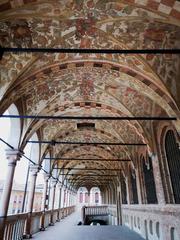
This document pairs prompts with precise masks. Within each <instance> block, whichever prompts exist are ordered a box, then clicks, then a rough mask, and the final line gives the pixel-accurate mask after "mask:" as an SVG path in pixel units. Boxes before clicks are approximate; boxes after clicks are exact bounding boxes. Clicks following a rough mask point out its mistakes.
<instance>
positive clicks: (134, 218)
mask: <svg viewBox="0 0 180 240" xmlns="http://www.w3.org/2000/svg"><path fill="white" fill-rule="evenodd" d="M122 217H123V224H124V225H126V226H127V227H129V228H130V229H132V230H134V231H136V232H137V233H139V234H140V235H141V236H142V237H144V238H145V239H148V240H179V239H180V205H169V204H167V205H143V204H140V205H122Z"/></svg>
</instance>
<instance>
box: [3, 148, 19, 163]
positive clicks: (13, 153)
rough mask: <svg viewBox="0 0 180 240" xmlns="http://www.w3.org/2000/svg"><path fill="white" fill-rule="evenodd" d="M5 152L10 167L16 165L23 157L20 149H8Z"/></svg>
mask: <svg viewBox="0 0 180 240" xmlns="http://www.w3.org/2000/svg"><path fill="white" fill-rule="evenodd" d="M5 151H6V158H7V160H8V165H9V166H11V165H16V162H17V161H19V160H20V158H21V157H22V152H20V151H19V150H18V149H6V150H5Z"/></svg>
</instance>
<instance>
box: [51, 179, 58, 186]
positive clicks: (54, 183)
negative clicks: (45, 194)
mask: <svg viewBox="0 0 180 240" xmlns="http://www.w3.org/2000/svg"><path fill="white" fill-rule="evenodd" d="M57 183H58V181H57V179H52V180H51V187H56V185H57Z"/></svg>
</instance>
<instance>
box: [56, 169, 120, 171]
mask: <svg viewBox="0 0 180 240" xmlns="http://www.w3.org/2000/svg"><path fill="white" fill-rule="evenodd" d="M53 169H60V170H64V169H67V170H69V171H71V170H83V171H90V170H92V171H99V170H100V171H121V170H122V169H115V168H53Z"/></svg>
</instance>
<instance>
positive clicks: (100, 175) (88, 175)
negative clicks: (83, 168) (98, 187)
mask: <svg viewBox="0 0 180 240" xmlns="http://www.w3.org/2000/svg"><path fill="white" fill-rule="evenodd" d="M59 175H69V176H81V177H82V176H85V177H91V176H92V177H94V176H98V177H103V176H105V177H107V176H108V177H109V176H111V177H117V176H118V175H117V174H116V175H115V174H87V175H83V174H73V173H60V174H59Z"/></svg>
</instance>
